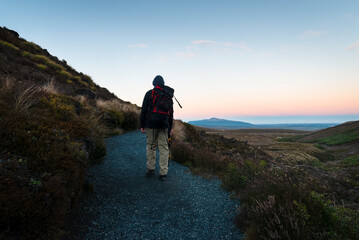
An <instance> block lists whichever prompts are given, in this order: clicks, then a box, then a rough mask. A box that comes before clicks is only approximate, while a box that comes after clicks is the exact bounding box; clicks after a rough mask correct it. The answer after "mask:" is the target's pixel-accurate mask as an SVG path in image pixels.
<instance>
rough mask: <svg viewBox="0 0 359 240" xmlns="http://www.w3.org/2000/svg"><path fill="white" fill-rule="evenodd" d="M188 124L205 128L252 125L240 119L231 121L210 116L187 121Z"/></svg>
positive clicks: (247, 126) (231, 127) (229, 127)
mask: <svg viewBox="0 0 359 240" xmlns="http://www.w3.org/2000/svg"><path fill="white" fill-rule="evenodd" d="M188 123H189V124H192V125H195V126H199V127H207V128H221V129H233V128H250V127H254V125H253V124H250V123H247V122H241V121H232V120H226V119H220V118H215V117H213V118H210V119H204V120H198V121H189V122H188Z"/></svg>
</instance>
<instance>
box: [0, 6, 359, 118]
mask: <svg viewBox="0 0 359 240" xmlns="http://www.w3.org/2000/svg"><path fill="white" fill-rule="evenodd" d="M0 25H2V26H6V27H7V28H10V29H13V30H15V31H17V32H18V33H19V34H20V35H21V36H22V37H23V38H25V39H27V40H28V41H32V42H35V43H37V44H39V45H40V46H41V47H43V48H46V49H48V51H49V52H50V53H51V54H53V55H55V56H57V57H59V58H60V59H65V60H66V61H67V62H68V64H70V65H71V66H72V67H74V68H75V69H76V70H78V71H80V72H83V73H86V74H88V75H90V76H91V77H92V78H93V79H94V81H95V82H96V83H98V84H99V85H101V86H104V87H106V88H108V89H109V90H110V91H112V92H114V93H115V94H116V95H117V96H118V97H120V98H121V99H124V100H127V101H131V102H133V103H136V104H138V105H141V103H142V99H143V95H144V93H145V92H146V91H147V90H148V89H150V88H151V87H152V85H151V83H152V79H153V78H154V77H155V76H156V75H157V74H161V75H162V76H163V77H164V78H165V82H166V83H167V84H168V85H169V86H172V87H173V88H175V95H176V96H177V98H178V99H179V100H180V101H181V103H182V105H183V106H184V108H183V109H179V108H178V107H176V108H175V116H176V117H177V118H181V119H184V120H190V119H201V118H209V117H213V116H215V117H223V118H230V119H237V120H241V119H244V118H245V117H247V119H248V117H253V116H271V115H275V116H284V117H276V118H272V120H273V119H275V120H276V121H279V122H293V121H297V120H298V119H299V120H301V121H303V122H308V121H309V122H310V121H321V122H333V121H334V120H333V119H334V118H336V117H335V116H334V117H324V119H323V117H316V118H313V117H308V118H305V117H301V118H297V120H295V119H294V118H292V117H285V116H298V115H300V116H308V115H320V116H328V115H329V116H333V115H347V117H346V118H345V119H346V120H355V119H358V118H359V94H358V92H359V67H358V66H359V1H348V0H342V1H339V0H338V1H333V0H326V1H324V0H317V1H269V0H262V1H255V0H254V1H249V0H248V1H240V0H237V1H226V0H224V1H208V0H207V1H204V0H192V1H185V0H182V1H168V0H167V1H156V0H152V1H114V0H113V1H108V0H102V1H100V0H97V1H95V0H92V1H76V0H72V1H67V0H61V1H45V0H42V1H40V0H33V1H25V0H23V1H17V0H2V1H1V6H0ZM263 119H264V118H263ZM305 119H307V120H305ZM327 119H328V121H326V120H327ZM330 119H331V120H330ZM340 119H343V117H341V118H340ZM346 120H344V121H346ZM253 121H256V120H253ZM253 121H252V122H253ZM259 121H260V120H259ZM268 121H270V120H268Z"/></svg>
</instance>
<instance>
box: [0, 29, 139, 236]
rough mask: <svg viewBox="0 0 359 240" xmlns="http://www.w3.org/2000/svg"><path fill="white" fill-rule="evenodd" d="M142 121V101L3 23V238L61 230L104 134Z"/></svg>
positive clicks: (0, 125)
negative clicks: (120, 92) (112, 90)
mask: <svg viewBox="0 0 359 240" xmlns="http://www.w3.org/2000/svg"><path fill="white" fill-rule="evenodd" d="M138 127H139V108H138V107H137V106H136V105H133V104H130V103H127V102H124V101H122V100H121V99H118V98H117V97H116V96H115V95H114V94H112V93H110V92H109V91H108V90H107V89H105V88H101V87H99V86H98V85H96V84H95V83H94V82H93V81H92V79H91V78H90V77H89V76H87V75H85V74H83V73H78V72H77V71H76V70H74V69H73V68H71V67H70V66H69V65H67V63H66V61H64V60H62V61H59V60H58V59H57V58H56V57H53V56H51V55H50V54H49V53H48V52H47V51H46V50H45V49H42V48H41V47H39V46H38V45H36V44H34V43H31V42H28V41H26V40H24V39H22V38H20V37H19V35H18V34H17V33H16V32H14V31H11V30H8V29H6V28H0V138H1V141H0V239H57V238H58V237H59V236H61V234H62V226H63V224H64V221H65V218H66V215H67V213H68V212H69V211H70V210H71V207H72V206H73V205H74V204H75V203H76V201H77V199H78V198H79V196H80V195H81V193H82V189H83V186H84V174H85V171H86V167H87V166H88V165H89V164H91V162H96V161H98V160H99V159H100V158H101V157H103V156H104V155H105V154H106V146H105V145H104V141H103V139H104V137H105V136H109V135H112V134H118V133H122V132H123V131H127V130H132V129H136V128H138Z"/></svg>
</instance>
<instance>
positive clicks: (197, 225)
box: [65, 131, 243, 239]
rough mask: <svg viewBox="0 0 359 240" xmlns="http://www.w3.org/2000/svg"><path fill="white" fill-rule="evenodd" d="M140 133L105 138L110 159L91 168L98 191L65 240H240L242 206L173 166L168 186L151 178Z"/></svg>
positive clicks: (214, 183) (77, 213) (86, 200)
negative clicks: (237, 219)
mask: <svg viewBox="0 0 359 240" xmlns="http://www.w3.org/2000/svg"><path fill="white" fill-rule="evenodd" d="M145 144H146V137H145V135H144V134H142V133H141V132H140V131H136V132H129V133H126V134H123V135H120V136H115V137H111V138H108V139H106V146H107V156H106V157H105V159H104V161H103V163H101V164H98V165H95V166H93V167H91V168H90V169H89V171H88V174H87V178H88V181H89V182H90V183H91V184H93V185H94V191H93V192H91V193H87V194H84V196H83V198H82V200H81V202H80V203H79V206H78V207H77V208H76V209H75V210H74V214H73V217H72V219H71V220H70V222H69V229H68V234H67V237H65V239H241V238H242V237H243V236H242V234H241V232H240V231H239V230H238V229H237V228H236V227H235V226H234V217H235V211H236V209H237V208H238V204H239V203H238V202H237V201H235V200H231V199H230V197H229V193H228V192H225V191H224V190H223V189H222V188H221V187H220V181H219V180H218V179H215V180H209V179H204V178H201V177H199V176H194V175H192V174H190V173H189V171H188V168H186V167H184V166H182V165H180V164H178V163H176V162H172V161H171V162H170V166H169V172H168V176H167V179H166V181H165V182H162V181H160V180H159V179H158V165H157V166H156V177H153V178H147V177H146V176H145V171H146V149H145Z"/></svg>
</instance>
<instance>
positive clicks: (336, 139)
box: [298, 121, 359, 146]
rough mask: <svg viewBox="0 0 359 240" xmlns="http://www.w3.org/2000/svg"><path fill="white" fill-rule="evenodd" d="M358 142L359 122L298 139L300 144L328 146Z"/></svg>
mask: <svg viewBox="0 0 359 240" xmlns="http://www.w3.org/2000/svg"><path fill="white" fill-rule="evenodd" d="M357 140H359V121H353V122H347V123H344V124H341V125H339V126H335V127H331V128H327V129H324V130H321V131H317V132H314V133H312V134H308V135H306V136H304V137H301V138H299V139H298V141H300V142H317V143H322V144H325V145H328V146H330V145H340V144H344V143H350V142H353V141H357Z"/></svg>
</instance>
